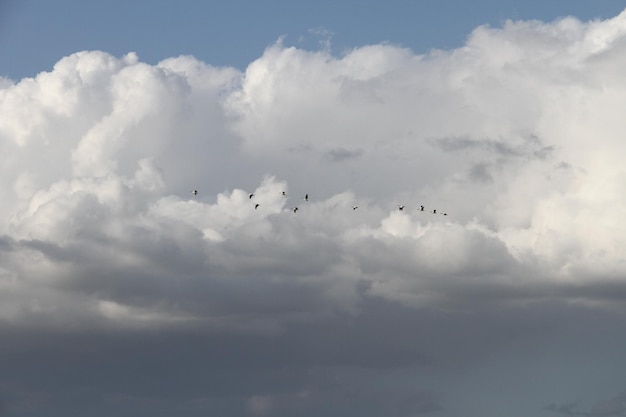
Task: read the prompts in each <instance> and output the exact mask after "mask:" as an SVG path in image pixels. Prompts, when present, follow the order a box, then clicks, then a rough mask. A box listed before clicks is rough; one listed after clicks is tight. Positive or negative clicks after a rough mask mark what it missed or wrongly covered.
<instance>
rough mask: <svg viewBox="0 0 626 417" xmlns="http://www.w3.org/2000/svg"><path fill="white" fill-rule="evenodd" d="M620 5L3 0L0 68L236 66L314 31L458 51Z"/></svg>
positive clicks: (574, 0)
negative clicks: (134, 58)
mask: <svg viewBox="0 0 626 417" xmlns="http://www.w3.org/2000/svg"><path fill="white" fill-rule="evenodd" d="M622 6H623V5H622V4H620V2H618V1H615V0H596V1H587V0H571V1H557V0H549V1H537V0H529V1H513V0H476V1H471V2H469V1H455V0H445V1H423V0H416V1H410V0H393V1H388V2H382V1H372V0H365V1H354V0H350V1H341V2H335V1H331V0H320V1H315V2H308V1H287V0H268V1H241V0H238V1H228V2H226V1H195V0H189V1H185V2H182V3H178V2H173V1H167V0H155V1H148V0H136V1H130V2H129V1H122V0H112V1H106V2H81V1H74V0H59V1H54V2H50V1H45V0H25V1H16V0H4V1H3V3H2V6H0V14H1V17H0V19H1V21H0V22H1V23H2V25H1V26H2V27H1V28H0V54H1V55H2V57H3V59H2V62H1V63H0V74H1V75H4V76H8V77H10V78H13V79H19V78H21V77H25V76H33V75H35V74H37V73H38V72H40V71H45V70H50V69H51V68H52V65H54V63H56V62H57V60H58V59H59V57H63V56H66V55H69V54H71V53H73V52H77V51H81V50H103V51H106V52H109V53H111V54H114V55H118V56H119V55H124V54H126V53H128V52H137V54H138V55H139V57H140V59H142V60H143V61H145V62H148V63H152V64H154V63H157V62H158V61H160V60H162V59H165V58H169V57H172V56H178V55H181V54H191V55H194V56H195V57H196V58H198V59H201V60H202V61H204V62H206V63H209V64H211V65H217V66H225V65H232V66H235V67H238V68H240V69H243V68H245V67H246V66H247V64H248V63H250V62H251V61H252V60H254V59H256V58H257V57H258V56H260V55H261V53H262V52H263V50H264V49H265V48H266V47H267V46H268V45H270V44H272V43H274V42H275V41H276V39H278V38H279V37H281V36H285V42H286V43H287V44H289V45H294V46H297V47H301V48H306V49H315V48H318V47H319V45H318V42H319V41H320V40H323V39H325V38H326V36H325V35H319V30H320V29H322V30H325V31H328V33H330V34H331V39H332V45H333V50H334V51H335V52H336V53H341V52H342V51H344V50H345V49H352V48H354V47H359V46H363V45H367V44H377V43H381V42H390V43H393V44H398V45H402V46H405V47H408V48H411V49H412V50H413V51H415V52H416V53H424V52H427V51H429V50H430V49H433V48H441V49H449V48H455V47H459V46H461V45H462V44H463V43H464V42H465V39H466V37H467V36H468V34H469V33H470V32H471V31H472V30H473V29H474V28H475V27H477V26H479V25H483V24H489V25H492V26H500V25H501V24H502V23H503V22H504V21H505V20H506V19H539V20H543V21H551V20H553V19H556V18H559V17H563V16H567V15H573V16H576V17H578V18H580V19H581V20H590V19H594V18H608V17H611V16H615V15H616V14H618V13H619V12H620V11H621V9H622ZM311 31H313V33H312V32H311ZM315 33H318V34H317V35H316V34H315Z"/></svg>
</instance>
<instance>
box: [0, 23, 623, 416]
mask: <svg viewBox="0 0 626 417" xmlns="http://www.w3.org/2000/svg"><path fill="white" fill-rule="evenodd" d="M625 22H626V14H621V15H619V16H617V17H615V18H613V19H610V20H607V21H594V22H580V21H578V20H576V19H574V18H564V19H561V20H558V21H555V22H551V23H543V22H536V21H518V22H513V21H508V22H506V23H505V24H504V26H503V27H501V28H490V27H479V28H477V29H476V30H474V31H473V32H472V33H471V35H470V36H469V38H468V40H467V43H466V45H464V46H463V47H461V48H459V49H455V50H451V51H433V52H431V53H429V54H427V55H415V54H414V53H412V52H411V51H410V50H407V49H404V48H402V47H398V46H394V45H386V44H381V45H369V46H363V47H360V48H356V49H354V50H352V51H348V52H346V53H345V55H342V56H333V55H331V54H330V52H329V49H328V48H325V49H323V50H321V51H305V50H301V49H298V48H294V47H288V46H285V45H284V44H283V43H282V42H278V43H276V44H274V45H272V46H270V47H269V48H267V50H266V51H265V52H264V53H263V55H262V56H261V57H259V58H258V59H257V60H255V61H254V62H252V63H251V64H250V65H249V66H248V68H247V69H246V70H245V71H244V72H240V71H238V70H235V69H233V68H216V67H212V66H210V65H209V64H206V63H203V62H199V61H198V60H196V59H194V58H193V57H189V56H181V57H177V58H171V59H167V60H164V61H162V62H160V63H158V64H156V65H148V64H146V63H143V62H141V60H140V59H139V57H137V56H136V55H135V54H132V53H130V54H128V55H126V56H123V57H115V56H112V55H110V54H108V53H106V52H99V51H84V52H78V53H76V54H73V55H71V56H68V57H65V58H63V59H61V60H60V61H59V62H58V63H57V64H56V65H55V67H54V68H53V69H52V71H50V72H43V73H40V74H39V75H37V76H36V77H34V78H28V79H23V80H20V81H17V82H9V81H8V80H2V81H1V82H0V88H1V89H0V114H2V115H3V117H2V118H0V143H1V145H0V146H1V151H0V172H1V174H2V175H1V176H0V178H1V180H0V193H1V195H2V196H3V202H2V205H0V213H1V214H2V217H1V218H2V220H1V221H0V235H1V238H0V260H2V263H1V265H2V266H1V269H0V287H2V288H3V292H2V296H0V297H1V298H2V303H1V307H0V322H2V323H3V325H10V326H17V327H18V328H19V327H21V326H27V327H28V326H34V327H37V328H39V327H43V328H48V329H50V328H52V329H59V328H61V329H63V328H65V329H66V328H68V327H69V328H72V329H93V328H114V329H117V330H118V331H121V332H131V333H132V332H134V331H139V330H141V331H147V332H150V331H153V330H154V329H169V330H168V331H174V330H172V329H203V330H202V331H203V332H208V333H207V334H210V335H213V334H216V333H215V332H217V334H221V332H223V333H224V334H229V335H231V336H232V335H240V336H232V337H252V336H249V335H255V336H254V337H271V336H272V335H274V336H276V335H281V334H283V336H281V337H288V338H289V337H292V336H290V335H291V334H292V333H290V332H297V330H295V329H296V327H294V326H298V325H301V326H313V327H311V328H315V326H316V325H318V324H319V323H326V324H325V325H327V324H328V322H329V321H332V320H345V321H346V322H351V320H359V319H360V318H361V317H363V316H364V315H367V314H369V313H371V312H372V311H379V310H378V309H379V308H382V307H380V306H379V305H378V304H376V302H377V301H376V300H379V301H381V302H384V303H389V305H397V306H398V307H397V308H401V309H402V310H401V311H402V312H407V311H424V310H423V309H424V308H426V309H434V310H438V309H440V310H442V311H447V312H457V313H459V312H460V313H462V314H466V313H468V312H477V311H481V310H484V309H486V310H489V311H495V310H497V309H500V308H503V309H504V308H510V309H517V308H521V309H524V308H526V307H527V306H528V305H533V303H539V304H540V303H543V302H546V301H555V302H557V303H558V304H559V305H563V304H568V303H574V304H576V305H579V304H584V305H586V306H588V307H594V308H620V306H621V305H622V304H623V295H624V294H625V289H626V282H624V281H623V276H624V275H625V273H626V263H625V262H624V255H623V254H624V253H626V223H625V222H624V221H623V218H624V215H625V214H626V192H624V191H625V190H626V188H625V187H626V171H625V169H624V167H623V161H622V155H623V154H624V152H623V151H624V150H625V149H624V146H626V145H625V144H624V141H623V138H622V132H623V131H624V128H625V127H626V126H625V123H626V122H625V121H624V118H623V115H622V113H623V111H622V109H623V108H624V105H625V104H626V103H625V100H626V98H625V97H626V96H625V95H624V94H623V90H624V89H625V88H626V81H624V77H623V71H621V70H620V68H622V67H623V60H624V58H623V56H625V55H624V48H625V45H626V43H625V42H624V39H625V36H626V23H625ZM193 190H197V191H198V194H197V195H196V194H194V193H192V191H193ZM307 194H308V196H309V198H308V201H306V200H304V196H305V195H307ZM399 205H404V206H405V208H404V209H403V210H399V209H398V206H399ZM422 205H423V206H424V210H421V206H422ZM355 206H357V207H358V208H356V209H354V208H353V207H355ZM296 207H297V208H298V211H297V212H294V208H296ZM434 210H436V213H435V212H434ZM444 213H445V215H444ZM385 308H388V307H385ZM404 309H407V310H404ZM515 311H517V310H515ZM403 314H404V313H403ZM407 314H408V313H407ZM514 327H515V326H514ZM522 327H523V326H522ZM307 328H308V327H307ZM379 330H380V329H379ZM334 331H336V329H335V330H333V331H331V333H332V332H334ZM520 331H521V330H520ZM242 335H245V336H242ZM284 335H287V336H284ZM335 336H337V335H336V334H335ZM207 337H208V336H207ZM276 337H278V336H276ZM337 337H338V336H337ZM433 337H435V336H433ZM321 339H323V337H321ZM316 343H319V341H316ZM203 346H204V345H203ZM370 348H371V346H370ZM386 349H388V350H387V352H388V353H389V352H395V353H397V354H398V358H402V357H404V356H403V355H406V357H407V358H409V359H407V362H408V363H419V362H420V361H421V360H424V363H430V361H429V360H427V359H424V358H425V357H427V356H428V355H426V356H423V352H413V351H410V352H405V351H403V350H402V349H400V347H398V349H399V350H398V351H394V348H386ZM425 350H426V351H427V352H428V354H429V355H430V354H434V351H435V350H436V349H425ZM330 351H332V352H334V353H332V354H329V355H330V357H332V358H335V359H337V357H339V358H342V359H338V360H339V362H341V360H346V359H345V358H346V357H347V356H343V353H341V352H336V351H334V350H333V349H330ZM454 352H455V353H454V355H456V354H459V352H458V351H454ZM311 355H313V354H311ZM334 355H335V356H334ZM451 355H452V354H451ZM454 355H453V356H454ZM313 356H314V355H313ZM313 356H310V357H309V356H307V359H306V361H313V362H315V360H314V359H311V358H312V357H313ZM348 356H349V355H348ZM364 357H366V358H370V359H371V357H369V356H367V354H365V356H364ZM268 358H269V356H268ZM268 360H269V359H268ZM356 360H357V362H359V361H358V358H357V359H356ZM378 361H379V359H378V358H377V359H376V360H374V362H378ZM331 362H332V361H331ZM365 362H367V361H365ZM380 363H385V361H383V360H382V359H380ZM326 377H327V376H325V378H326ZM328 378H330V377H328ZM256 388H258V387H256ZM254 389H255V387H250V390H249V392H246V393H243V394H242V395H241V401H242V403H243V404H246V407H247V410H248V411H249V412H250V413H252V414H256V415H262V414H267V413H271V412H272V411H273V409H274V407H278V408H280V407H279V406H280V402H281V401H282V400H284V401H285V402H288V403H290V404H291V405H292V406H293V407H296V406H295V405H294V404H296V403H298V402H299V401H300V400H302V398H301V397H298V396H297V395H296V394H293V396H292V397H289V398H290V399H289V400H286V398H287V397H288V396H282V397H281V396H280V395H279V396H269V395H259V394H258V392H260V391H259V390H257V391H255V390H254ZM298 389H307V387H298ZM307 392H309V391H307ZM310 392H317V391H310ZM416 392H418V393H419V394H411V393H407V394H406V396H405V397H403V398H400V399H398V400H397V404H396V405H388V406H389V409H395V410H396V411H397V413H396V414H398V415H400V414H402V415H409V414H411V413H412V414H415V413H418V414H420V413H425V412H430V411H437V410H440V409H442V408H443V407H441V406H440V405H439V403H438V402H437V401H435V400H434V396H433V395H432V394H431V393H430V392H427V391H424V390H419V389H418V390H417V391H416ZM285 395H286V394H285ZM313 397H314V395H311V396H307V398H308V399H307V401H313V400H312V399H311V398H313ZM297 398H300V400H297ZM326 398H327V399H328V397H326ZM281 399H282V400H281ZM302 401H304V400H302ZM339 402H340V403H341V401H339ZM342 404H343V403H342ZM393 407H395V408H393ZM572 407H573V406H554V408H553V409H552V411H557V412H562V413H565V414H567V413H570V414H571V412H570V411H571V410H574V408H572ZM244 408H245V407H244ZM278 408H277V409H278ZM287 408H288V407H287ZM287 408H285V409H287ZM296 408H297V407H296ZM398 410H400V411H398ZM402 410H404V411H402ZM568 410H570V411H568ZM606 415H608V414H606Z"/></svg>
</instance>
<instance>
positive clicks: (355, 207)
mask: <svg viewBox="0 0 626 417" xmlns="http://www.w3.org/2000/svg"><path fill="white" fill-rule="evenodd" d="M191 194H193V195H194V196H197V195H198V190H192V191H191ZM282 195H283V197H287V193H286V192H285V191H283V192H282ZM248 198H249V199H250V200H252V199H253V198H254V193H250V194H248ZM303 200H304V201H309V195H308V194H305V195H304V198H303ZM260 206H261V205H260V204H259V203H255V204H254V209H255V210H257V209H258V208H259V207H260ZM397 207H398V210H399V211H404V209H405V207H406V206H404V205H403V204H398V206H397ZM358 208H359V207H358V206H352V210H353V211H354V210H356V209H358ZM298 210H299V208H298V206H294V207H292V208H291V211H293V212H294V213H297V212H298ZM417 210H418V211H424V206H423V205H420V206H419V208H418V209H417ZM432 213H433V214H442V215H444V216H447V215H448V213H437V209H433V211H432Z"/></svg>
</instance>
